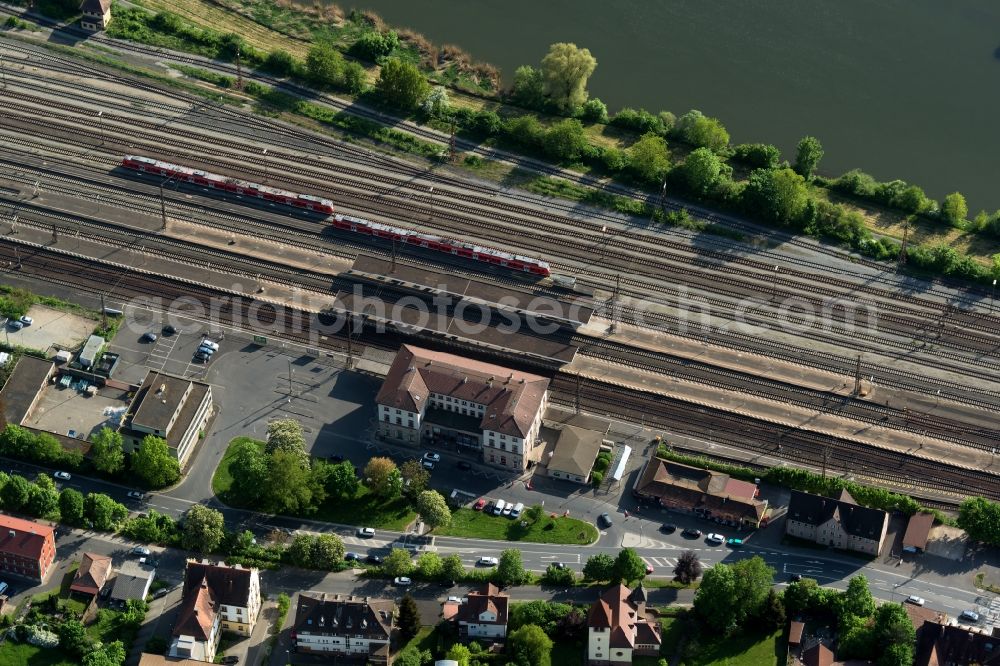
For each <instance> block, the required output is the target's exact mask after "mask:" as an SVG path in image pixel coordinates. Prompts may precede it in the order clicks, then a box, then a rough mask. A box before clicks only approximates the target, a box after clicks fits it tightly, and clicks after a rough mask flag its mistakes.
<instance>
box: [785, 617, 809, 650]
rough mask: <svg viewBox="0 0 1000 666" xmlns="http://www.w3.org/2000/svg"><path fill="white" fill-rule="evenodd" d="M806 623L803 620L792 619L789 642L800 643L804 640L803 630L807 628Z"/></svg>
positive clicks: (789, 626)
mask: <svg viewBox="0 0 1000 666" xmlns="http://www.w3.org/2000/svg"><path fill="white" fill-rule="evenodd" d="M805 628H806V625H805V623H803V622H796V621H794V620H793V621H792V623H791V624H790V625H788V644H789V645H798V644H799V643H801V642H802V632H803V631H804V630H805Z"/></svg>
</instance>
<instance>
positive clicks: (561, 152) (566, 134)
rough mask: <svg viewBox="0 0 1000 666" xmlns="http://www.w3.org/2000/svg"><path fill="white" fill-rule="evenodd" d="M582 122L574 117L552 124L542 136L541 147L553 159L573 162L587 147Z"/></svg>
mask: <svg viewBox="0 0 1000 666" xmlns="http://www.w3.org/2000/svg"><path fill="white" fill-rule="evenodd" d="M587 145H588V143H587V136H586V135H585V134H584V133H583V124H582V123H581V122H580V121H579V120H577V119H576V118H566V119H565V120H561V121H559V122H558V123H555V124H554V125H552V127H550V128H549V130H548V131H547V132H546V133H545V135H544V137H543V138H542V148H543V149H544V150H545V152H546V154H547V155H548V156H549V157H550V158H552V159H553V160H556V161H559V162H575V161H577V160H579V159H580V156H581V155H582V154H583V151H584V150H586V148H587Z"/></svg>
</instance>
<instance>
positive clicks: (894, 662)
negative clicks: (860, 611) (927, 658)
mask: <svg viewBox="0 0 1000 666" xmlns="http://www.w3.org/2000/svg"><path fill="white" fill-rule="evenodd" d="M872 635H873V638H874V641H875V645H876V646H878V648H877V649H878V650H879V651H880V652H881V654H880V655H879V659H878V665H879V666H910V664H912V663H913V653H914V649H915V647H916V632H915V630H914V628H913V622H911V621H910V617H909V616H908V615H907V614H906V610H905V609H904V608H903V606H902V604H895V603H889V604H882V605H881V606H879V607H878V610H877V611H875V624H874V626H873V627H872Z"/></svg>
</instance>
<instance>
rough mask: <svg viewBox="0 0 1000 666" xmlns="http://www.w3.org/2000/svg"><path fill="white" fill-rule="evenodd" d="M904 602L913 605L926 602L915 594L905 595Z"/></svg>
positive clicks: (920, 604)
mask: <svg viewBox="0 0 1000 666" xmlns="http://www.w3.org/2000/svg"><path fill="white" fill-rule="evenodd" d="M906 603H908V604H913V605H914V606H923V605H924V604H925V603H926V602H925V601H924V598H923V597H918V596H917V595H915V594H911V595H910V596H908V597H906Z"/></svg>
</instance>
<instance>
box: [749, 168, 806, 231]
mask: <svg viewBox="0 0 1000 666" xmlns="http://www.w3.org/2000/svg"><path fill="white" fill-rule="evenodd" d="M808 201H809V192H808V191H807V190H806V185H805V180H804V179H803V178H802V176H800V175H799V174H797V173H795V172H794V171H792V170H791V169H757V170H756V171H754V172H753V173H751V174H750V181H749V182H748V183H747V186H746V188H745V189H744V190H743V204H744V207H745V208H746V209H747V210H748V211H749V212H751V213H754V214H756V215H759V216H760V217H761V218H763V219H765V220H768V221H771V222H779V223H781V224H786V225H793V224H797V223H799V222H800V221H801V219H802V215H803V213H804V212H805V210H806V203H807V202H808Z"/></svg>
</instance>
